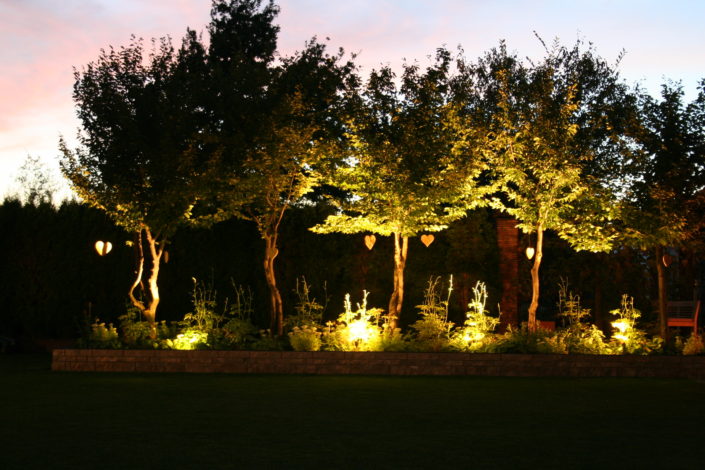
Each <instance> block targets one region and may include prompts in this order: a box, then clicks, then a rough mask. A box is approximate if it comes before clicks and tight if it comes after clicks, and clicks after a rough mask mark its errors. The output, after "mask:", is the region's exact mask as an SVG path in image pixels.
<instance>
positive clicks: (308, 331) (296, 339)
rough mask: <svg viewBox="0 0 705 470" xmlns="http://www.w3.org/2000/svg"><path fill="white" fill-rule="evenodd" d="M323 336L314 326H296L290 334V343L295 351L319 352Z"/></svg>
mask: <svg viewBox="0 0 705 470" xmlns="http://www.w3.org/2000/svg"><path fill="white" fill-rule="evenodd" d="M321 335H322V332H321V331H319V329H318V327H316V326H313V325H304V326H301V327H298V326H295V327H294V329H293V330H291V331H290V332H289V343H291V347H292V348H293V349H294V351H318V350H320V349H321V344H322V343H321Z"/></svg>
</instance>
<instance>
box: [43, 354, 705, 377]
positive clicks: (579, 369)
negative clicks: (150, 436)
mask: <svg viewBox="0 0 705 470" xmlns="http://www.w3.org/2000/svg"><path fill="white" fill-rule="evenodd" d="M52 370H55V371H81V372H89V371H90V372H205V373H234V374H316V375H328V374H333V375H335V374H340V375H348V374H358V375H360V374H362V375H467V376H473V375H477V376H504V377H655V378H688V379H705V356H626V355H625V356H591V355H578V354H570V355H558V354H556V355H554V354H481V353H477V354H471V353H397V352H293V351H209V350H199V351H169V350H107V349H55V350H54V351H53V358H52Z"/></svg>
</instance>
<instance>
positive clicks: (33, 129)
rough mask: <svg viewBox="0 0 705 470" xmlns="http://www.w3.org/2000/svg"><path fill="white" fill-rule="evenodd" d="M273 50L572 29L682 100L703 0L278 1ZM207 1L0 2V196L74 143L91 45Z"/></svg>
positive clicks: (533, 43) (402, 52) (376, 55)
mask: <svg viewBox="0 0 705 470" xmlns="http://www.w3.org/2000/svg"><path fill="white" fill-rule="evenodd" d="M277 3H278V4H279V5H280V7H281V13H280V15H279V17H278V18H277V20H276V22H277V23H278V24H279V25H280V26H281V32H280V36H279V50H280V52H281V53H283V54H287V53H291V52H293V51H295V50H298V49H301V48H302V47H303V45H304V42H305V41H306V40H307V39H309V38H310V37H311V36H314V35H316V36H318V38H319V39H325V38H326V37H328V38H330V41H328V44H329V45H330V46H331V48H332V49H337V48H338V47H343V48H345V50H346V51H349V52H355V53H358V54H359V56H358V63H359V64H360V65H362V66H363V70H366V71H369V70H370V69H372V68H375V67H378V66H379V65H380V64H390V65H391V66H393V67H398V66H399V64H401V63H402V61H403V59H404V58H406V59H408V60H418V61H419V62H420V63H421V64H425V63H426V60H427V59H426V57H427V56H428V55H430V54H433V52H434V50H435V49H436V48H437V47H439V46H441V45H446V46H448V47H449V48H452V49H454V48H455V47H456V46H458V45H462V47H463V49H464V50H465V55H466V57H467V58H469V59H475V58H476V57H478V56H479V55H481V54H482V53H483V52H485V51H487V50H489V49H490V48H492V47H494V46H496V45H497V44H498V43H499V40H500V39H505V40H506V41H507V45H508V48H509V50H510V51H516V52H517V53H518V54H519V55H520V56H529V57H532V58H536V59H538V58H540V57H541V56H542V49H541V44H540V43H539V41H538V40H537V39H536V38H535V37H534V33H533V31H536V32H537V33H538V34H539V35H541V36H542V37H543V38H544V39H545V40H546V42H550V41H552V40H553V39H554V38H556V37H558V38H559V39H560V41H561V43H562V44H564V45H572V44H573V43H574V42H575V40H576V39H578V38H582V39H585V40H586V41H590V42H592V43H594V45H595V48H596V50H597V52H598V54H599V55H601V56H602V57H604V58H605V59H607V60H608V61H609V62H611V63H613V62H614V61H615V60H616V58H617V57H618V55H619V53H620V52H621V51H622V50H623V49H624V50H625V51H626V55H625V57H624V59H623V60H622V62H621V64H620V66H619V70H620V72H621V75H622V77H623V78H624V80H625V81H626V82H627V83H629V84H634V83H637V82H639V83H641V85H642V86H643V87H645V88H646V89H647V90H648V91H649V92H650V93H652V94H654V95H656V94H658V92H659V86H660V84H661V83H663V82H664V80H666V79H671V80H680V81H682V83H683V85H684V87H685V90H686V97H687V99H689V100H690V99H692V98H693V97H694V96H695V88H696V85H697V83H698V81H699V80H700V79H701V78H705V47H704V46H705V28H704V27H703V21H705V1H702V0H671V1H665V0H660V1H658V0H345V1H333V0H279V1H278V2H277ZM210 4H211V1H210V0H0V40H1V41H2V44H3V45H4V46H3V48H2V49H1V50H0V62H1V63H2V68H1V70H2V73H0V197H2V196H3V195H6V194H8V193H11V192H13V191H15V190H16V188H14V187H13V186H14V183H13V181H14V179H15V177H16V174H17V170H18V167H19V166H20V165H21V164H22V163H23V161H24V160H25V158H26V157H27V155H32V156H39V157H42V159H43V160H44V161H45V162H46V164H47V166H49V167H51V168H52V169H55V171H56V173H57V175H56V178H57V179H60V178H61V177H60V176H59V174H58V155H59V151H58V140H59V136H60V135H63V136H64V137H65V138H66V139H67V140H68V141H69V142H70V143H73V142H75V135H76V132H77V129H78V125H79V123H78V121H77V119H76V118H75V109H74V105H73V102H72V99H71V93H72V85H73V71H72V67H77V68H79V69H80V68H81V67H82V66H83V65H85V64H86V63H88V62H90V61H92V60H95V59H96V58H97V56H98V54H99V52H100V49H101V48H106V47H108V46H110V45H113V46H121V45H126V44H128V42H129V39H130V35H131V34H134V35H136V36H138V37H143V38H145V39H149V38H152V37H161V36H165V35H170V36H171V37H172V38H173V39H174V40H175V41H176V42H178V40H179V39H180V37H181V36H182V35H183V33H184V32H185V30H186V27H187V26H188V27H191V28H192V29H195V30H197V31H203V30H204V28H205V25H206V24H207V23H208V19H209V12H210Z"/></svg>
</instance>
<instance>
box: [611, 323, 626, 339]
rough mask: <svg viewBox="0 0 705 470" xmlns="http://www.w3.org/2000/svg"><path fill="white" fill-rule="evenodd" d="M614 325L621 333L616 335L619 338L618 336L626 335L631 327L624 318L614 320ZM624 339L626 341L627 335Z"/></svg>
mask: <svg viewBox="0 0 705 470" xmlns="http://www.w3.org/2000/svg"><path fill="white" fill-rule="evenodd" d="M612 326H613V327H614V328H617V329H618V330H619V332H620V333H621V334H620V335H614V337H615V338H618V336H624V333H626V331H627V330H628V329H629V323H627V322H626V321H624V320H618V321H613V322H612ZM624 341H626V337H625V340H624Z"/></svg>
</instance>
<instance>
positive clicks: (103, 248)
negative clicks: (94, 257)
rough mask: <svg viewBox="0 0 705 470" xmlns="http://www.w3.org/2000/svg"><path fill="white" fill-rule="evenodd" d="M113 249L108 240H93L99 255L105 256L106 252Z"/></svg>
mask: <svg viewBox="0 0 705 470" xmlns="http://www.w3.org/2000/svg"><path fill="white" fill-rule="evenodd" d="M112 249H113V244H112V243H110V242H104V241H102V240H98V241H97V242H95V251H97V252H98V255H99V256H105V255H107V254H108V253H110V250H112Z"/></svg>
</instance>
